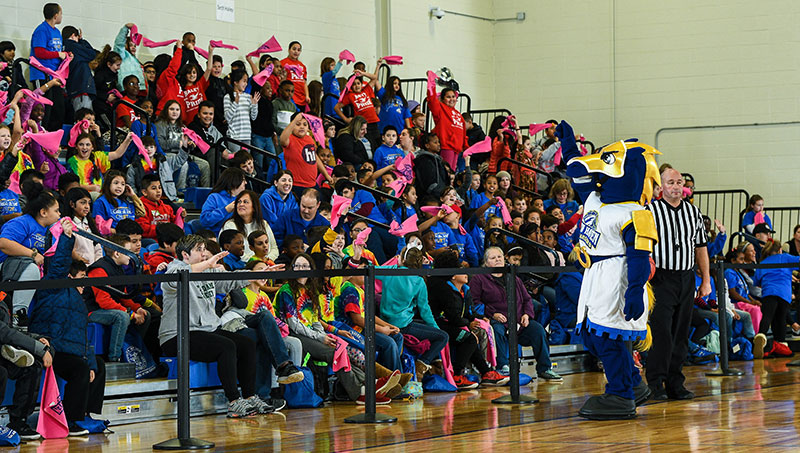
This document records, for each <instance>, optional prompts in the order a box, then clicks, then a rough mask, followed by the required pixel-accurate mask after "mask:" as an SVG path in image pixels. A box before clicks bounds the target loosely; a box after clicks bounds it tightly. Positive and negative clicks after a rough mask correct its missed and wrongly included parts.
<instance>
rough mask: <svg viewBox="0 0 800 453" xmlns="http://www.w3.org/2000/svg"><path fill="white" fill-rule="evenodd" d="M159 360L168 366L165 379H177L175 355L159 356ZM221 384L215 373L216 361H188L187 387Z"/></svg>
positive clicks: (194, 387)
mask: <svg viewBox="0 0 800 453" xmlns="http://www.w3.org/2000/svg"><path fill="white" fill-rule="evenodd" d="M161 362H163V363H166V364H167V367H169V373H168V374H167V379H178V359H177V358H175V357H161ZM220 385H222V383H221V382H220V381H219V376H218V375H217V364H216V362H211V363H206V362H195V361H194V360H190V361H189V388H192V389H196V388H203V387H217V386H220Z"/></svg>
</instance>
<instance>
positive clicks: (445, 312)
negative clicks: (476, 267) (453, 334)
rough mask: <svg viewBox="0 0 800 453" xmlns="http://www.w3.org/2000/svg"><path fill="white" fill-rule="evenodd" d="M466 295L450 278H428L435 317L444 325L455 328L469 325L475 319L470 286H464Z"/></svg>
mask: <svg viewBox="0 0 800 453" xmlns="http://www.w3.org/2000/svg"><path fill="white" fill-rule="evenodd" d="M464 290H465V294H467V297H466V299H465V297H464V296H463V295H462V294H461V293H460V292H458V291H456V289H455V287H454V286H452V285H451V284H450V281H449V280H448V279H445V278H442V277H431V278H430V279H429V280H428V302H429V303H430V306H431V312H432V313H433V317H434V318H436V322H437V323H438V324H439V325H440V326H441V327H442V328H445V326H447V327H450V328H455V329H460V328H461V327H467V326H469V323H470V322H472V321H473V320H475V315H474V314H473V312H472V298H471V297H469V296H468V294H469V293H468V292H467V291H468V290H469V287H467V286H465V287H464Z"/></svg>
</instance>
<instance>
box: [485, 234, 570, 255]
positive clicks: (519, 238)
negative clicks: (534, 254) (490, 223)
mask: <svg viewBox="0 0 800 453" xmlns="http://www.w3.org/2000/svg"><path fill="white" fill-rule="evenodd" d="M487 233H500V234H502V235H503V236H507V237H510V238H512V239H514V241H516V242H522V243H524V244H528V245H530V246H532V247H536V248H538V249H540V250H544V251H545V252H549V253H555V250H553V249H551V248H550V247H548V246H546V245H544V244H540V243H538V242H536V241H533V240H531V239H528V238H526V237H525V236H520V235H519V234H517V233H514V232H513V231H508V230H504V229H502V228H492V229H490V230H489V231H487Z"/></svg>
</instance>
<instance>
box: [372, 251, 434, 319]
mask: <svg viewBox="0 0 800 453" xmlns="http://www.w3.org/2000/svg"><path fill="white" fill-rule="evenodd" d="M381 267H384V268H387V269H406V267H403V266H381ZM381 282H382V283H383V295H382V296H381V319H383V320H384V321H386V322H388V323H389V324H393V325H395V326H397V327H399V328H401V329H402V328H404V327H406V326H408V325H409V324H411V321H413V320H414V312H415V311H416V310H418V311H419V315H420V318H422V320H423V321H425V324H427V325H429V326H431V327H436V328H439V326H438V325H436V321H435V320H434V319H433V313H431V307H430V305H428V288H427V286H425V280H423V279H422V277H419V276H416V275H413V276H391V275H384V276H382V277H381Z"/></svg>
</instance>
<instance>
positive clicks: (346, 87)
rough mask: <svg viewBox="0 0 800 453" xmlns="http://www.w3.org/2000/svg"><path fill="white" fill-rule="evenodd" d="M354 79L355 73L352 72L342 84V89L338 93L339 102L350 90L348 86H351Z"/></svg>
mask: <svg viewBox="0 0 800 453" xmlns="http://www.w3.org/2000/svg"><path fill="white" fill-rule="evenodd" d="M355 80H356V75H355V74H353V75H351V76H350V78H349V79H347V83H345V84H344V90H342V94H340V95H339V102H342V101H343V100H344V97H345V95H346V94H347V92H348V91H350V87H351V86H353V82H354V81H355Z"/></svg>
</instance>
